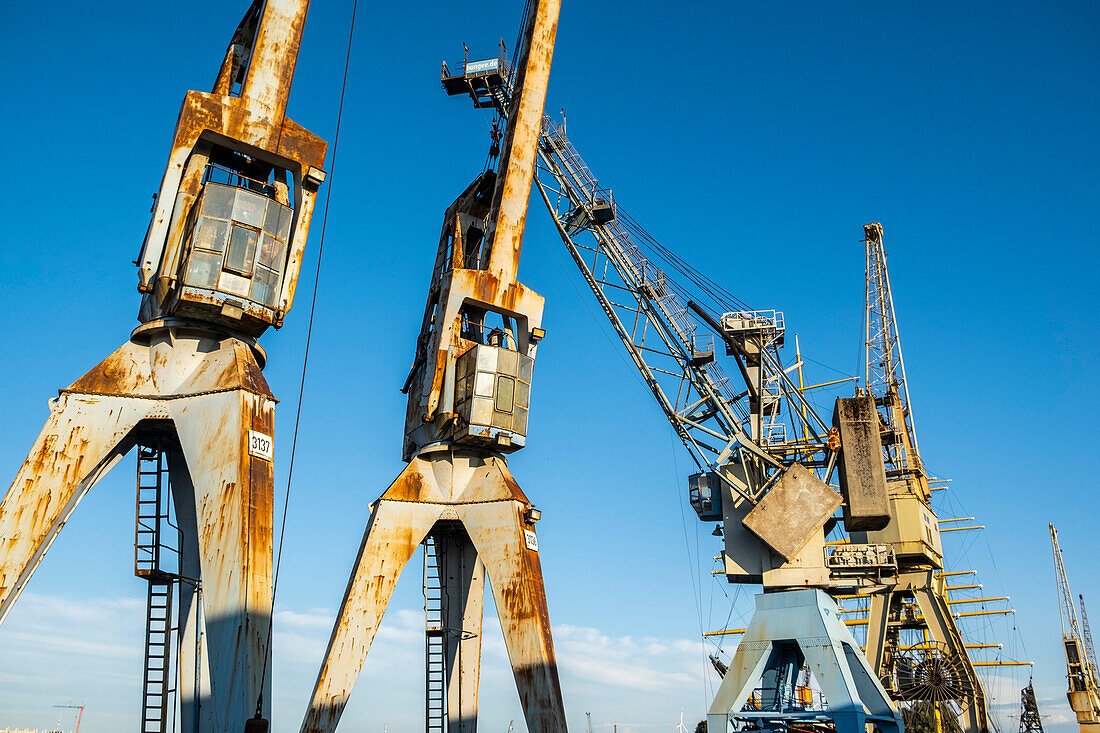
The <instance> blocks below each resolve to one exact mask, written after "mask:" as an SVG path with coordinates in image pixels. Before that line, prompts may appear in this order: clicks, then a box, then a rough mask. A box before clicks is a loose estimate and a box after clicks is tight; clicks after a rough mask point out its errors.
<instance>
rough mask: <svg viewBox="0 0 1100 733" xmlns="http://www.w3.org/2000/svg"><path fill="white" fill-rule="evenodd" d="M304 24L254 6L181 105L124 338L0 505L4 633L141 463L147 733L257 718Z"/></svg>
mask: <svg viewBox="0 0 1100 733" xmlns="http://www.w3.org/2000/svg"><path fill="white" fill-rule="evenodd" d="M308 7H309V2H308V0H266V2H265V0H254V2H252V3H251V6H250V7H249V8H248V11H247V12H246V13H245V15H244V19H243V20H242V21H241V23H240V25H239V26H238V27H237V30H236V32H235V33H234V35H233V38H232V40H231V41H230V44H229V47H228V48H227V49H226V52H225V55H224V56H223V57H222V58H220V59H218V63H219V67H220V68H219V71H218V73H217V76H216V80H215V83H214V88H213V90H212V91H210V92H199V91H190V92H188V93H187V95H186V96H185V97H184V101H183V105H182V107H181V109H180V113H179V117H178V120H177V124H176V130H175V135H174V136H173V139H172V147H171V151H170V153H169V156H168V163H167V166H166V168H165V171H164V177H163V179H162V181H161V186H160V189H159V192H158V193H157V195H156V202H155V205H154V207H153V212H152V213H153V216H152V221H151V222H150V224H149V228H148V231H147V233H146V237H145V243H144V246H143V248H142V251H141V254H140V256H139V259H138V261H137V263H136V264H137V265H138V269H139V283H138V290H139V292H140V293H141V294H142V300H141V307H140V309H139V312H138V321H139V322H140V325H139V326H138V327H137V328H136V329H135V330H134V331H133V332H132V333H131V334H130V338H129V339H128V340H127V341H126V342H125V343H124V344H123V345H122V346H121V347H119V348H118V349H117V350H116V351H115V352H114V353H113V354H111V355H110V356H108V357H107V358H106V359H105V360H104V361H102V362H101V363H100V364H99V365H98V366H96V367H95V368H93V369H92V370H91V371H89V372H88V373H87V374H85V375H84V376H83V377H81V378H80V379H78V380H77V381H76V382H74V383H73V384H71V385H70V386H69V387H67V388H65V389H63V390H61V393H60V396H59V397H57V398H56V399H55V400H52V401H51V403H50V415H49V418H48V419H47V421H46V425H45V427H44V428H43V430H42V432H41V434H40V435H39V437H38V439H37V441H36V442H35V444H34V446H33V447H32V448H31V451H30V453H29V454H28V456H27V459H26V461H25V462H24V463H23V465H22V467H21V468H20V469H19V472H18V474H17V475H16V477H15V480H14V481H13V482H12V485H11V488H9V489H8V492H7V494H6V495H5V496H4V499H3V502H2V503H0V537H2V538H4V541H3V543H2V545H0V621H2V620H3V618H4V617H5V616H6V615H7V613H8V612H9V611H10V610H11V608H12V605H13V604H14V603H15V601H16V599H17V598H18V597H19V594H20V592H21V591H22V590H23V589H24V588H25V587H26V585H27V583H28V581H29V580H30V578H31V576H32V575H33V573H34V571H35V569H36V568H37V567H38V565H39V563H41V561H42V558H43V556H44V555H45V553H46V551H47V550H48V549H49V547H50V545H51V543H52V542H53V541H54V539H56V537H57V535H58V533H59V532H60V531H61V528H62V527H63V526H64V525H65V524H66V522H67V521H68V520H69V519H70V517H71V515H72V513H73V512H74V511H75V509H76V506H77V504H78V503H79V502H80V500H81V498H82V497H83V496H84V495H85V494H86V493H87V492H88V491H89V490H90V489H91V488H92V486H94V485H95V483H96V482H97V481H98V480H99V479H100V478H102V477H103V476H104V475H105V474H106V473H107V471H109V470H110V469H111V468H112V467H113V466H114V465H115V464H116V463H117V462H118V461H119V460H120V459H121V458H122V457H123V456H124V455H125V454H126V453H127V452H128V451H129V450H130V449H131V448H134V447H135V446H136V447H137V448H138V471H137V473H138V476H137V518H136V527H135V542H134V553H135V557H134V571H135V574H136V575H138V576H139V577H141V578H143V579H144V580H145V581H146V582H147V584H148V594H147V601H148V603H147V610H148V613H147V617H146V645H145V665H144V667H145V669H144V674H143V694H142V709H141V730H142V731H143V733H147V732H159V731H167V730H170V729H174V727H175V726H174V722H173V721H170V720H169V706H170V703H171V701H172V700H173V699H175V697H174V695H173V693H178V697H179V700H180V703H179V721H180V729H181V730H185V731H199V732H200V733H208V732H213V731H240V730H243V729H244V728H245V726H246V724H248V723H247V721H249V720H250V719H252V718H253V716H254V714H256V717H257V718H258V719H259V722H262V721H263V718H260V716H259V714H260V713H263V712H265V711H266V710H268V709H269V707H270V700H271V695H270V694H265V693H266V692H267V691H268V690H269V689H270V680H271V676H270V675H269V674H267V671H268V663H269V660H270V656H271V648H270V639H271V637H270V633H269V632H270V625H271V610H272V588H271V583H272V565H273V557H272V556H273V552H272V550H273V543H272V525H273V517H272V506H273V504H274V497H273V483H274V468H273V463H272V461H273V456H274V453H273V428H274V419H275V403H276V400H275V396H274V395H273V394H272V392H271V389H270V387H269V386H268V384H267V382H266V381H265V379H264V376H263V372H262V369H263V366H264V363H265V361H266V354H265V352H264V350H263V348H261V347H260V345H259V343H258V341H257V339H258V338H259V337H260V336H261V335H262V334H263V333H264V332H265V331H266V330H267V329H268V328H269V327H271V326H274V327H276V328H279V327H280V326H281V325H282V324H283V321H284V319H285V317H286V315H287V313H288V311H289V310H290V308H291V305H292V303H293V300H294V292H295V288H296V285H297V281H298V273H299V269H300V267H301V263H302V259H303V256H304V254H305V247H306V237H307V234H308V232H309V226H310V221H311V218H312V214H313V209H314V201H315V199H316V195H317V191H318V188H319V187H320V185H321V183H322V182H323V181H324V179H325V172H324V161H325V154H326V150H327V143H325V141H324V140H322V139H321V138H319V137H317V136H316V135H314V134H313V133H311V132H309V131H308V130H306V129H305V128H303V127H302V126H301V125H299V124H298V123H296V122H294V121H293V120H291V119H290V118H289V117H287V115H286V109H287V102H288V100H289V96H290V87H291V80H292V79H293V77H294V67H295V65H296V63H297V60H298V50H299V47H300V44H301V39H302V32H303V30H304V27H305V19H306V11H307V9H308ZM120 155H121V157H122V158H125V153H121V154H120ZM173 649H178V650H179V657H178V660H177V661H176V663H175V664H173V660H172V657H173V655H172V654H171V652H172V650H173ZM177 681H178V685H179V686H178V687H175V685H176V683H177ZM174 687H175V689H174ZM173 715H174V713H173ZM264 717H265V718H266V715H264ZM255 725H256V723H253V727H255Z"/></svg>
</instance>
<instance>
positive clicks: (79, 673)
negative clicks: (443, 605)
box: [0, 593, 705, 733]
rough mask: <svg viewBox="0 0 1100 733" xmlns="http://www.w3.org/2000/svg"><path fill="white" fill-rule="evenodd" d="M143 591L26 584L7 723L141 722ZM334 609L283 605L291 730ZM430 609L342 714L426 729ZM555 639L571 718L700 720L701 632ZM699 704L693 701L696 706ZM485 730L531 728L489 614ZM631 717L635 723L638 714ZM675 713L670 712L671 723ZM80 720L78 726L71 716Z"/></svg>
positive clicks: (573, 633)
mask: <svg viewBox="0 0 1100 733" xmlns="http://www.w3.org/2000/svg"><path fill="white" fill-rule="evenodd" d="M144 615H145V601H144V599H143V598H119V599H104V598H100V599H91V600H87V599H83V600H79V601H77V600H73V599H69V598H62V597H53V596H44V595H37V594H33V593H26V594H24V595H23V596H22V597H21V598H20V601H19V603H18V604H16V607H15V609H14V610H13V611H12V614H11V616H9V618H8V619H7V621H6V623H5V625H4V627H3V628H2V629H0V728H2V727H3V726H5V725H11V726H16V727H31V728H34V727H45V726H49V725H52V724H53V723H55V722H56V719H57V713H58V712H59V711H58V710H55V709H54V708H53V707H52V706H53V705H55V704H58V703H64V702H69V701H70V700H75V701H80V700H84V701H86V702H87V703H88V710H87V712H86V713H85V717H84V722H83V725H82V728H81V730H82V731H86V733H107V732H108V731H116V730H122V729H132V728H134V727H135V726H136V719H137V713H138V704H139V699H140V698H139V695H140V681H139V673H140V672H139V670H140V667H141V658H142V648H143V642H144ZM334 618H335V610H333V609H319V608H310V609H301V610H284V611H279V612H277V613H276V615H275V660H274V664H273V673H272V680H273V688H274V689H273V698H274V701H273V716H272V717H273V723H274V725H273V731H274V733H293V732H295V731H297V727H298V723H299V721H300V720H301V717H302V714H303V713H304V711H305V707H306V704H307V702H308V699H309V695H310V693H311V691H312V688H313V683H314V680H315V677H316V674H317V669H318V667H319V666H320V661H321V656H322V655H323V653H324V650H325V646H326V644H327V643H328V637H329V633H330V631H331V628H332V622H333V619H334ZM423 623H424V622H423V616H422V612H421V611H420V610H419V609H417V610H407V609H396V608H395V609H392V610H390V611H389V612H388V613H387V614H386V617H385V619H384V620H383V623H382V626H381V628H380V629H379V632H378V635H377V636H376V638H375V640H374V643H373V645H372V647H371V652H370V655H369V658H368V660H367V662H366V664H365V666H364V668H363V672H362V674H361V675H360V679H359V682H358V684H357V685H356V688H355V691H354V694H353V695H352V699H351V703H350V704H349V706H348V709H347V713H346V715H345V720H346V724H345V726H344V727H345V728H349V729H355V730H359V729H362V730H374V729H375V728H377V729H378V730H381V729H382V725H383V724H385V723H389V726H390V730H393V731H404V730H418V729H419V728H421V727H422V726H423V722H422V720H423V718H422V716H423V699H422V696H423V664H424V636H423V634H424V631H423ZM554 637H555V648H556V652H557V656H558V665H559V669H560V672H561V678H562V687H563V690H564V693H565V697H566V706H567V710H568V711H569V717H570V724H571V727H573V728H574V729H576V730H583V729H584V713H585V712H586V711H591V712H592V714H593V719H594V721H596V727H597V728H598V729H600V730H601V731H602V730H605V729H606V730H611V728H612V723H613V722H614V723H618V725H619V728H618V729H619V731H620V733H632V732H633V733H644V732H645V731H652V730H658V729H662V728H664V729H670V728H671V727H672V726H674V725H675V723H676V721H677V720H679V714H680V707H681V706H682V705H686V704H688V701H690V702H691V703H692V704H693V705H694V707H695V711H694V712H689V713H688V714H687V715H686V716H685V720H687V721H689V723H690V724H691V727H692V728H694V722H695V721H697V720H698V719H699V717H700V716H701V715H702V710H703V706H704V704H705V700H704V695H703V694H702V693H701V692H700V691H701V689H702V679H703V676H704V673H705V670H704V668H703V666H702V665H701V664H700V660H701V652H700V647H699V644H698V642H695V641H691V640H684V639H664V638H658V637H646V638H634V637H630V636H620V637H616V636H613V635H610V634H608V633H606V631H604V630H600V629H594V628H587V627H581V626H569V625H562V626H559V627H555V629H554ZM689 710H690V705H689ZM479 717H480V723H481V724H480V726H479V727H480V728H481V729H482V730H486V731H494V730H500V731H503V730H505V729H506V728H507V726H508V723H509V721H511V720H514V721H515V727H516V730H517V731H520V732H522V731H524V730H525V727H524V725H523V722H522V713H521V711H520V709H519V704H518V699H517V695H516V691H515V684H514V682H513V680H512V676H511V669H510V667H509V664H508V655H507V649H506V647H505V645H504V639H503V636H502V634H501V631H500V626H499V622H498V621H497V619H495V618H492V617H487V618H486V619H485V628H484V633H483V640H482V674H481V710H480V716H479ZM631 721H633V722H631ZM668 721H671V723H669V722H668ZM70 727H71V726H70Z"/></svg>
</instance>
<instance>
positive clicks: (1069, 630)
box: [1049, 524, 1083, 639]
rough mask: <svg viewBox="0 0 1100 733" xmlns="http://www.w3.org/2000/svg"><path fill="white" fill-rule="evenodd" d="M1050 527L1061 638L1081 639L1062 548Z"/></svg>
mask: <svg viewBox="0 0 1100 733" xmlns="http://www.w3.org/2000/svg"><path fill="white" fill-rule="evenodd" d="M1049 526H1050V544H1051V546H1052V547H1053V548H1054V573H1055V576H1056V577H1057V580H1058V611H1059V614H1058V616H1059V619H1060V620H1061V622H1062V636H1063V637H1073V638H1076V639H1083V635H1082V633H1081V622H1080V620H1079V619H1078V618H1077V608H1076V607H1075V606H1074V605H1073V594H1072V593H1071V592H1070V589H1069V577H1068V576H1067V575H1066V566H1065V564H1063V562H1062V547H1061V545H1059V544H1058V530H1057V529H1055V528H1054V525H1053V524H1051V525H1049Z"/></svg>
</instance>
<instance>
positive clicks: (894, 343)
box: [863, 222, 927, 498]
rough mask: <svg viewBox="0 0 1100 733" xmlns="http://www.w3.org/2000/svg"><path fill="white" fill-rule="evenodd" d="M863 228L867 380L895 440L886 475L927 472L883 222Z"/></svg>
mask: <svg viewBox="0 0 1100 733" xmlns="http://www.w3.org/2000/svg"><path fill="white" fill-rule="evenodd" d="M863 231H864V235H865V237H864V239H865V242H866V246H867V272H866V283H867V289H866V293H865V297H864V309H865V315H864V327H865V337H866V340H865V346H864V354H865V359H864V361H865V366H866V371H865V372H864V382H863V383H864V386H865V388H866V389H867V391H868V392H870V393H871V394H872V395H874V396H875V398H876V405H877V406H878V407H879V414H880V416H881V419H882V421H883V423H884V424H885V425H886V427H887V431H888V432H887V437H888V438H889V442H885V441H884V444H883V452H884V459H885V461H886V472H887V473H886V475H887V476H901V475H909V474H917V475H920V476H923V473H922V469H921V462H920V456H919V449H918V447H917V433H916V430H915V429H914V427H913V412H912V410H911V408H910V405H911V402H910V400H909V385H908V382H907V381H906V378H905V360H904V359H903V358H902V354H901V337H900V336H899V335H898V323H897V317H896V316H895V315H894V294H893V291H892V290H891V288H890V272H889V270H888V269H887V267H886V248H885V247H884V245H883V242H882V224H879V223H877V222H875V223H871V224H866V225H864V227H863ZM925 494H927V492H925ZM926 498H927V497H926Z"/></svg>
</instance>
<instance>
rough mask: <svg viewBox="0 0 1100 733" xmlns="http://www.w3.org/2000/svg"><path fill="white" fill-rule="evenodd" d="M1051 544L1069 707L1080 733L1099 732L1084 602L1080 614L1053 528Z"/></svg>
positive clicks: (1099, 680)
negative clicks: (1075, 604) (1075, 718)
mask: <svg viewBox="0 0 1100 733" xmlns="http://www.w3.org/2000/svg"><path fill="white" fill-rule="evenodd" d="M1050 544H1051V547H1052V548H1053V550H1054V575H1055V578H1056V579H1057V581H1058V618H1059V621H1061V624H1062V647H1063V650H1064V651H1065V655H1066V680H1067V681H1068V683H1069V685H1068V689H1067V690H1066V697H1067V698H1068V700H1069V707H1070V709H1071V710H1073V712H1074V714H1075V715H1076V716H1077V724H1078V725H1079V726H1080V727H1081V733H1098V732H1100V677H1098V672H1097V667H1096V652H1095V651H1094V650H1093V648H1092V633H1091V632H1090V631H1089V628H1088V617H1087V616H1085V600H1084V598H1080V601H1081V615H1080V616H1078V615H1077V609H1076V607H1075V606H1074V604H1073V593H1072V592H1071V591H1070V589H1069V576H1067V575H1066V566H1065V564H1064V563H1063V562H1062V547H1061V545H1059V544H1058V530H1057V529H1055V528H1054V525H1053V524H1051V525H1050Z"/></svg>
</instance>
